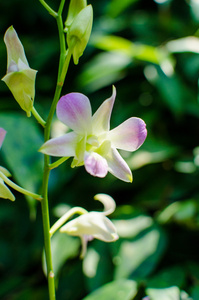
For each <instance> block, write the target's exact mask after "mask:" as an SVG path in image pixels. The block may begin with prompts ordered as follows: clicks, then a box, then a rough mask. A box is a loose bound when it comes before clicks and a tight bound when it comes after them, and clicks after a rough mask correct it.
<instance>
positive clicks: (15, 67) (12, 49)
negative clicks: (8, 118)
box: [2, 26, 37, 116]
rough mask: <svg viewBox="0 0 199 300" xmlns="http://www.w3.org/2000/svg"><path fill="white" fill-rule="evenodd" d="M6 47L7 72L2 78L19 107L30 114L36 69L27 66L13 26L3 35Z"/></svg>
mask: <svg viewBox="0 0 199 300" xmlns="http://www.w3.org/2000/svg"><path fill="white" fill-rule="evenodd" d="M4 42H5V44H6V48H7V55H8V59H7V74H6V75H5V76H4V77H3V78H2V80H3V81H4V82H5V83H6V84H7V86H8V88H9V89H10V91H11V92H12V94H13V96H14V98H15V99H16V101H17V102H18V103H19V105H20V106H21V108H22V109H23V110H25V111H26V113H27V116H30V115H31V110H32V107H33V101H34V96H35V77H36V73H37V71H36V70H33V69H31V68H30V67H29V64H28V61H27V59H26V56H25V52H24V48H23V45H22V44H21V41H20V40H19V38H18V35H17V33H16V31H15V30H14V28H13V26H10V27H9V28H8V29H7V31H6V33H5V36H4Z"/></svg>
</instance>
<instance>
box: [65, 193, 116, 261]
mask: <svg viewBox="0 0 199 300" xmlns="http://www.w3.org/2000/svg"><path fill="white" fill-rule="evenodd" d="M94 199H95V200H98V201H100V202H102V204H103V205H104V211H103V212H94V211H91V212H87V213H84V214H82V215H80V216H78V217H77V218H75V219H73V220H71V221H69V222H68V223H66V224H65V225H64V226H62V227H61V229H60V232H65V233H67V234H69V235H72V236H79V237H80V238H81V241H82V252H81V255H80V256H81V257H82V258H83V257H84V256H85V253H86V249H87V242H88V241H91V240H93V239H94V238H95V239H98V240H101V241H104V242H114V241H116V240H117V239H118V238H119V237H118V234H117V232H116V228H115V226H114V225H113V223H112V222H111V221H110V220H109V219H108V218H107V217H106V216H107V215H110V214H111V213H112V212H113V211H114V210H115V207H116V205H115V201H114V200H113V198H112V197H110V196H109V195H106V194H97V195H95V197H94Z"/></svg>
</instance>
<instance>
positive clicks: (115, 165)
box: [106, 149, 133, 182]
mask: <svg viewBox="0 0 199 300" xmlns="http://www.w3.org/2000/svg"><path fill="white" fill-rule="evenodd" d="M106 160H107V163H108V170H109V172H110V173H111V174H113V175H114V176H115V177H117V178H119V179H120V180H123V181H126V182H132V180H133V176H132V173H131V170H130V168H129V166H128V165H127V163H126V162H125V161H124V159H123V158H122V157H121V155H120V154H119V152H118V151H117V150H116V149H111V151H110V153H109V154H108V156H107V157H106Z"/></svg>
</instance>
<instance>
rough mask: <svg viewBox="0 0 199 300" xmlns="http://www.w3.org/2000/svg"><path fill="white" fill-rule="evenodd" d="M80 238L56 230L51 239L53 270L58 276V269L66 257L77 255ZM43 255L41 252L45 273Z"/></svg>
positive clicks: (44, 266) (44, 267)
mask: <svg viewBox="0 0 199 300" xmlns="http://www.w3.org/2000/svg"><path fill="white" fill-rule="evenodd" d="M79 246H80V240H79V239H78V238H74V237H71V236H69V235H67V234H64V233H60V232H59V231H57V232H56V233H55V234H54V235H53V237H52V239H51V249H52V261H53V271H54V274H55V277H58V274H59V271H60V269H61V268H62V266H63V265H64V264H65V262H66V261H67V259H69V258H73V257H75V256H77V255H78V251H79ZM44 258H45V255H44V252H43V270H44V273H45V275H46V274H47V273H46V263H45V259H44Z"/></svg>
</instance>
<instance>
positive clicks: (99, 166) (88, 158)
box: [84, 152, 108, 178]
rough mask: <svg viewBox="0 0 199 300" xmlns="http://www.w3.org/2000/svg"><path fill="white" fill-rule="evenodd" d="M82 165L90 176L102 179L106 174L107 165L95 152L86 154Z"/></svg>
mask: <svg viewBox="0 0 199 300" xmlns="http://www.w3.org/2000/svg"><path fill="white" fill-rule="evenodd" d="M84 164H85V169H86V171H87V172H88V173H89V174H91V175H92V176H96V177H101V178H103V177H105V176H106V175H107V173H108V164H107V161H106V159H105V158H103V157H102V156H101V155H99V154H98V153H96V152H91V153H88V152H86V153H85V157H84Z"/></svg>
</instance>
